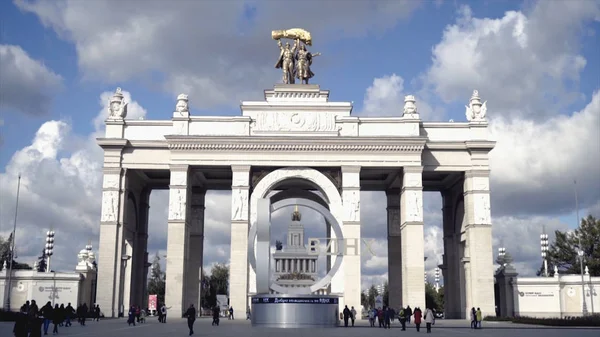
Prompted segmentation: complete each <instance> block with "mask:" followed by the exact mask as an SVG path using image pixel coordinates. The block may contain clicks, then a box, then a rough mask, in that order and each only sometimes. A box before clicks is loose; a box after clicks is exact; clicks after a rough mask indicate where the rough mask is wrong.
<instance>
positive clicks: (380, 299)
mask: <svg viewBox="0 0 600 337" xmlns="http://www.w3.org/2000/svg"><path fill="white" fill-rule="evenodd" d="M375 308H383V296H381V295H378V296H377V297H375Z"/></svg>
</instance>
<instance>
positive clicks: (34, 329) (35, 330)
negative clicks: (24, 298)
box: [27, 300, 42, 337]
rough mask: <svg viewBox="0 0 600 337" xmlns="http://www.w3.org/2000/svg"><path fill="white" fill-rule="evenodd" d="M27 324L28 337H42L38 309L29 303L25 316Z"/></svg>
mask: <svg viewBox="0 0 600 337" xmlns="http://www.w3.org/2000/svg"><path fill="white" fill-rule="evenodd" d="M27 323H28V325H29V337H40V336H41V335H42V320H41V319H40V309H39V308H38V306H37V303H35V300H32V301H31V306H30V307H29V312H28V314H27Z"/></svg>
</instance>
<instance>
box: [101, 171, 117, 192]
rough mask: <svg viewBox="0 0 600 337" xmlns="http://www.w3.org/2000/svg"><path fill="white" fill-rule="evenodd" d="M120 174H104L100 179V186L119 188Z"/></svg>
mask: <svg viewBox="0 0 600 337" xmlns="http://www.w3.org/2000/svg"><path fill="white" fill-rule="evenodd" d="M120 181H121V176H119V175H118V174H105V175H104V179H103V181H102V188H110V189H119V185H120Z"/></svg>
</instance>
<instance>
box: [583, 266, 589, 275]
mask: <svg viewBox="0 0 600 337" xmlns="http://www.w3.org/2000/svg"><path fill="white" fill-rule="evenodd" d="M584 270H585V274H586V275H589V274H590V269H589V268H588V266H585V269H584Z"/></svg>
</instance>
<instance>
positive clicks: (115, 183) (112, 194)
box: [97, 149, 127, 317]
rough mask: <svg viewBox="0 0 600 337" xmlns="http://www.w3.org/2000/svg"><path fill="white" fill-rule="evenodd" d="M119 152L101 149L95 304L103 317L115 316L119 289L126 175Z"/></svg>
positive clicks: (117, 310) (117, 308)
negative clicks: (102, 156) (101, 311)
mask: <svg viewBox="0 0 600 337" xmlns="http://www.w3.org/2000/svg"><path fill="white" fill-rule="evenodd" d="M120 156H121V154H120V150H119V151H118V152H117V151H110V150H108V149H105V156H104V166H105V167H104V170H103V172H104V177H103V183H102V212H101V216H100V241H99V246H98V287H97V294H98V296H97V303H98V304H99V305H100V308H102V310H103V311H104V314H105V316H107V317H117V315H118V313H119V302H120V298H119V297H120V296H119V292H120V289H121V271H122V267H121V266H122V261H121V255H122V251H121V250H122V247H123V245H122V242H123V217H124V214H125V200H124V199H125V198H124V195H125V183H126V181H127V179H126V174H125V171H124V170H123V169H121V168H120V167H118V166H119V165H120Z"/></svg>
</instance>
